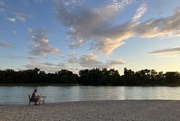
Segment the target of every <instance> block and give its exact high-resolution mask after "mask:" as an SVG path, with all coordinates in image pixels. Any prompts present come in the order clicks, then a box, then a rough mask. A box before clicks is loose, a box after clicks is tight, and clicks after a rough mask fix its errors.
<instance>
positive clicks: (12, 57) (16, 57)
mask: <svg viewBox="0 0 180 121" xmlns="http://www.w3.org/2000/svg"><path fill="white" fill-rule="evenodd" d="M9 58H11V59H30V60H32V59H33V60H34V59H36V58H34V57H24V56H14V55H13V56H9Z"/></svg>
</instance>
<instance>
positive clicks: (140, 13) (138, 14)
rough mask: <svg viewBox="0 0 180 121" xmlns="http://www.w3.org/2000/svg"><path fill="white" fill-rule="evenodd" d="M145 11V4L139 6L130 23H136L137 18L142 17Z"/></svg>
mask: <svg viewBox="0 0 180 121" xmlns="http://www.w3.org/2000/svg"><path fill="white" fill-rule="evenodd" d="M146 11H147V6H146V4H142V5H140V7H139V8H138V9H137V11H136V14H135V16H134V17H133V18H132V21H137V20H138V19H139V18H141V17H142V16H143V14H144V13H145V12H146Z"/></svg>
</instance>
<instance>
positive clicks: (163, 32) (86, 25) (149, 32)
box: [55, 0, 180, 54]
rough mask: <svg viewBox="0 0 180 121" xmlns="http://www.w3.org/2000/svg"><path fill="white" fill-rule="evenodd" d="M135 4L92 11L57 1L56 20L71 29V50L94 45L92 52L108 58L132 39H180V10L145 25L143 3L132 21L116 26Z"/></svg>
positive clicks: (117, 4) (116, 4)
mask: <svg viewBox="0 0 180 121" xmlns="http://www.w3.org/2000/svg"><path fill="white" fill-rule="evenodd" d="M133 2H134V1H132V0H131V1H130V0H123V1H122V2H119V1H118V0H112V1H110V2H108V3H107V4H106V5H104V6H102V7H100V8H88V6H86V7H85V6H84V5H83V4H78V5H77V4H71V3H70V5H69V4H68V5H66V4H65V2H63V1H62V0H60V1H58V0H57V1H55V8H56V16H57V19H58V20H59V21H60V23H61V24H62V25H64V26H65V27H67V28H69V31H67V42H68V43H69V46H70V47H81V46H82V45H83V44H84V43H85V42H88V43H91V44H89V46H90V47H89V48H90V49H96V50H98V51H100V52H103V53H105V54H111V53H112V52H113V50H115V49H116V48H118V47H119V46H121V45H123V44H125V40H127V39H129V38H131V37H140V38H152V37H172V36H180V9H177V10H176V11H175V12H174V14H173V15H171V16H168V17H164V18H156V19H150V20H146V21H142V22H141V21H140V20H139V19H140V18H141V17H142V16H143V15H144V14H145V13H146V11H147V5H146V4H145V3H143V4H141V5H140V6H139V8H137V10H136V12H135V14H134V16H133V17H132V18H131V19H130V20H129V21H127V22H126V23H123V24H119V25H118V24H115V23H114V18H115V17H116V16H117V15H119V13H120V12H121V11H122V9H123V8H125V7H126V6H127V5H129V4H130V3H133Z"/></svg>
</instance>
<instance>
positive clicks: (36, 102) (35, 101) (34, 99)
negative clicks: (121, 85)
mask: <svg viewBox="0 0 180 121" xmlns="http://www.w3.org/2000/svg"><path fill="white" fill-rule="evenodd" d="M36 92H37V89H35V90H34V92H33V93H32V95H31V101H34V105H38V103H39V100H40V96H39V95H37V94H36Z"/></svg>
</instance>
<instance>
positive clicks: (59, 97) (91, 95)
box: [0, 86, 180, 104]
mask: <svg viewBox="0 0 180 121" xmlns="http://www.w3.org/2000/svg"><path fill="white" fill-rule="evenodd" d="M35 88H37V89H38V94H41V95H46V96H47V99H46V102H47V103H57V102H69V101H89V100H180V96H179V95H180V87H123V86H122V87H111V86H38V87H36V86H0V92H1V93H0V104H28V95H29V94H30V95H31V94H32V92H33V90H34V89H35Z"/></svg>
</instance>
